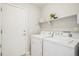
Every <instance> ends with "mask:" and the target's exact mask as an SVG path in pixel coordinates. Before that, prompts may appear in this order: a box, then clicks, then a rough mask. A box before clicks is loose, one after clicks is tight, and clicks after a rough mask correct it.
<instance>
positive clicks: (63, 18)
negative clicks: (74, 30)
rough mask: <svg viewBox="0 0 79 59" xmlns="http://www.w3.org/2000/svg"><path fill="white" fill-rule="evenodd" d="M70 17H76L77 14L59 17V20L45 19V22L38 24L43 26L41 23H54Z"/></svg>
mask: <svg viewBox="0 0 79 59" xmlns="http://www.w3.org/2000/svg"><path fill="white" fill-rule="evenodd" d="M72 16H77V14H72V15H67V16H63V17H59V18H57V19H55V20H48V19H46V20H47V21H40V22H39V23H40V24H43V23H48V22H54V21H58V20H61V19H65V18H68V17H72Z"/></svg>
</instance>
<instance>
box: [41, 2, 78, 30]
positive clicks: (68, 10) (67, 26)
mask: <svg viewBox="0 0 79 59" xmlns="http://www.w3.org/2000/svg"><path fill="white" fill-rule="evenodd" d="M41 11H42V12H41V21H45V20H47V19H48V17H49V14H50V13H56V15H57V16H58V17H59V18H60V17H64V16H68V15H73V14H76V13H78V12H79V4H68V3H65V4H64V3H63V4H62V3H56V4H55V3H54V4H53V3H52V4H47V5H46V6H45V7H43V8H42V9H41ZM75 27H78V28H79V25H77V19H76V16H74V17H73V16H72V17H69V18H65V19H64V18H63V19H61V20H59V21H56V22H54V24H52V25H50V24H47V23H45V24H43V25H42V26H41V30H57V31H72V30H74V28H75Z"/></svg>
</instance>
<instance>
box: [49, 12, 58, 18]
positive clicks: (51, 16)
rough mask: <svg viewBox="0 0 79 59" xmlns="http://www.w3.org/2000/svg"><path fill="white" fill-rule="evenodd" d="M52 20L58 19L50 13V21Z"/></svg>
mask: <svg viewBox="0 0 79 59" xmlns="http://www.w3.org/2000/svg"><path fill="white" fill-rule="evenodd" d="M52 18H53V19H57V18H58V17H56V14H52V13H51V14H50V19H52Z"/></svg>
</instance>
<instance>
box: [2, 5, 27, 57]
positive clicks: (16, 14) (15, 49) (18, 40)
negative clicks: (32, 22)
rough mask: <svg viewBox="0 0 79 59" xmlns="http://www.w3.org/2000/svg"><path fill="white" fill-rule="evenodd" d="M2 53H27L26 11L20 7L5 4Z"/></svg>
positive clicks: (12, 54) (13, 54) (14, 54)
mask: <svg viewBox="0 0 79 59" xmlns="http://www.w3.org/2000/svg"><path fill="white" fill-rule="evenodd" d="M2 12H3V40H2V55H4V56H8V55H9V56H17V55H23V54H24V53H25V37H26V35H25V34H26V28H25V26H26V25H25V19H26V12H25V11H24V10H23V9H21V8H18V7H15V6H12V5H7V4H5V5H4V6H3V10H2Z"/></svg>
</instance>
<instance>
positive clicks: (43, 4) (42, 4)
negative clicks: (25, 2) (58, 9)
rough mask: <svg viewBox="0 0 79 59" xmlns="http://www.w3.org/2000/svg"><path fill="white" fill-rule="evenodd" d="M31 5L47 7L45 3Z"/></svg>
mask: <svg viewBox="0 0 79 59" xmlns="http://www.w3.org/2000/svg"><path fill="white" fill-rule="evenodd" d="M32 4H33V5H35V6H37V7H40V8H42V7H43V6H45V5H47V3H32Z"/></svg>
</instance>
